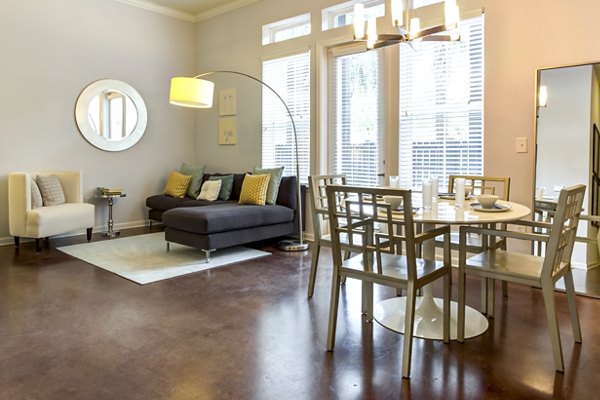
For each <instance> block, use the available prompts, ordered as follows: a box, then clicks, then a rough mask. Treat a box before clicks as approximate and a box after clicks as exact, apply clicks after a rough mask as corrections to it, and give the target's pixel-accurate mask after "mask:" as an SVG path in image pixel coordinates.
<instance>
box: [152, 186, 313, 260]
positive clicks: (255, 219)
mask: <svg viewBox="0 0 600 400" xmlns="http://www.w3.org/2000/svg"><path fill="white" fill-rule="evenodd" d="M214 175H224V174H204V177H203V182H204V181H205V180H207V179H209V177H210V176H214ZM244 176H245V174H233V187H232V191H231V197H230V199H229V200H215V201H213V202H208V201H203V200H195V199H193V198H191V197H184V198H182V199H177V198H173V197H170V196H166V195H162V194H160V195H155V196H151V197H148V198H147V199H146V206H147V207H148V208H149V209H150V210H149V212H148V217H149V218H150V221H151V222H152V220H154V221H161V222H162V223H163V224H164V225H165V240H166V241H167V244H168V243H169V242H173V243H179V244H183V245H187V246H192V247H196V248H199V249H201V250H202V251H204V253H205V254H206V258H207V260H208V259H209V256H210V252H212V251H214V250H217V249H221V248H225V247H231V246H237V245H241V244H246V243H251V242H257V241H260V240H265V239H272V238H277V237H282V236H288V235H295V234H297V233H298V212H297V209H298V196H297V183H296V177H295V176H284V177H282V179H281V183H280V185H279V192H278V195H277V201H276V204H274V205H264V206H256V205H241V204H238V199H239V196H240V192H241V190H242V183H243V181H244ZM305 191H306V188H305V186H302V197H303V198H304V195H305ZM302 205H304V202H303V203H302ZM302 211H304V210H302ZM302 215H305V213H304V212H303V213H302ZM303 226H304V225H303Z"/></svg>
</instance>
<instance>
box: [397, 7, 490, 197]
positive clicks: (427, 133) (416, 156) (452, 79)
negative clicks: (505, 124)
mask: <svg viewBox="0 0 600 400" xmlns="http://www.w3.org/2000/svg"><path fill="white" fill-rule="evenodd" d="M411 46H413V47H414V48H411ZM482 173H483V17H477V18H474V19H471V20H466V21H463V22H462V23H461V41H459V42H413V43H411V44H410V45H408V44H405V43H403V44H401V45H400V181H401V182H400V183H401V185H402V186H403V187H420V184H421V182H422V181H423V179H427V178H428V177H429V176H438V177H439V178H440V184H442V187H444V186H443V183H442V182H444V181H446V182H447V177H448V175H451V174H472V175H481V174H482Z"/></svg>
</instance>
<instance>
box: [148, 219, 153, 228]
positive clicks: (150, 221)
mask: <svg viewBox="0 0 600 400" xmlns="http://www.w3.org/2000/svg"><path fill="white" fill-rule="evenodd" d="M148 229H152V220H151V219H150V220H148Z"/></svg>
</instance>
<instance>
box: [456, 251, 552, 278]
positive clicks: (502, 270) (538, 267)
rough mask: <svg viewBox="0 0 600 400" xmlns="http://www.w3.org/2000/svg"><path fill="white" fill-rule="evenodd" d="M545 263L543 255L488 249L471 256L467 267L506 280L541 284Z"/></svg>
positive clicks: (472, 270)
mask: <svg viewBox="0 0 600 400" xmlns="http://www.w3.org/2000/svg"><path fill="white" fill-rule="evenodd" d="M543 263H544V258H543V257H538V256H534V255H531V254H524V253H515V252H507V251H505V250H496V251H494V250H487V251H484V252H482V253H478V254H476V255H474V256H472V257H469V258H468V259H467V262H466V265H465V269H466V270H469V272H471V273H473V272H475V273H478V274H480V275H484V276H487V277H489V278H493V277H494V275H496V274H497V275H498V276H501V277H502V278H503V279H505V280H513V281H515V282H522V283H527V284H531V285H534V286H540V285H541V284H540V275H541V272H542V266H543Z"/></svg>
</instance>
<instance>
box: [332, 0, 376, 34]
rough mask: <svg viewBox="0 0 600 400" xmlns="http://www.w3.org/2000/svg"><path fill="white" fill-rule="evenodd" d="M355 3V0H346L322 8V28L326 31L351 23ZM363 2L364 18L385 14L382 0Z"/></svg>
mask: <svg viewBox="0 0 600 400" xmlns="http://www.w3.org/2000/svg"><path fill="white" fill-rule="evenodd" d="M355 3H356V1H347V2H345V3H341V4H337V5H335V6H332V7H328V8H324V9H323V11H321V16H322V17H321V20H322V29H323V30H324V31H326V30H329V29H333V28H339V27H340V26H346V25H351V24H352V17H353V15H354V4H355ZM363 3H364V5H365V18H366V19H372V18H379V17H383V16H384V15H385V1H384V0H371V1H364V2H363Z"/></svg>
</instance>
